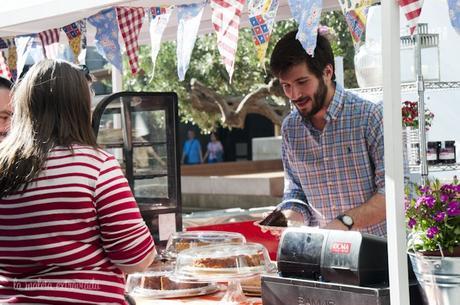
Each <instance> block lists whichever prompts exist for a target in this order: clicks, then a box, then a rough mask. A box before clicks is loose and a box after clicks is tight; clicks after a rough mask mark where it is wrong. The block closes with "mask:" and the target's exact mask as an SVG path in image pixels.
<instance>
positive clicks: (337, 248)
mask: <svg viewBox="0 0 460 305" xmlns="http://www.w3.org/2000/svg"><path fill="white" fill-rule="evenodd" d="M350 250H351V243H343V242H335V243H333V244H332V247H331V253H338V254H349V253H350Z"/></svg>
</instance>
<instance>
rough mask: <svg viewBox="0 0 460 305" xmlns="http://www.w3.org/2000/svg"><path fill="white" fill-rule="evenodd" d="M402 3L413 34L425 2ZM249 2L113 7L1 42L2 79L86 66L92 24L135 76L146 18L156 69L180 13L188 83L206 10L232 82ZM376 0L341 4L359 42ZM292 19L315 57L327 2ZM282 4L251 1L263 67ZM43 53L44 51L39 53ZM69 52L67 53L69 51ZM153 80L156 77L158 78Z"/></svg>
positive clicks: (113, 59)
mask: <svg viewBox="0 0 460 305" xmlns="http://www.w3.org/2000/svg"><path fill="white" fill-rule="evenodd" d="M394 1H398V2H399V4H400V6H401V9H402V10H403V11H404V12H405V15H406V17H407V19H408V24H409V26H410V28H411V33H413V31H414V29H415V24H416V22H417V19H418V17H419V16H420V12H421V8H422V5H423V0H394ZM245 2H246V0H205V1H204V2H200V3H193V4H183V5H177V6H167V7H145V8H144V7H111V8H108V9H104V10H102V11H100V12H98V13H97V14H95V15H93V16H90V17H88V18H86V19H83V20H78V21H76V22H73V23H71V24H68V25H64V26H63V27H62V28H56V29H50V30H46V31H42V32H40V33H36V34H29V35H27V36H17V37H3V38H0V75H3V76H5V77H8V78H12V79H13V80H14V79H16V78H17V77H18V75H21V72H22V70H23V68H24V65H25V63H26V58H27V57H28V56H32V57H33V58H34V60H40V59H41V58H43V57H47V58H63V59H66V60H70V61H73V62H76V63H84V61H85V56H86V40H87V35H86V22H88V23H89V24H91V25H92V26H94V27H95V28H96V34H95V46H96V49H97V51H98V52H99V53H100V54H101V55H102V56H103V57H104V58H105V59H106V60H107V61H108V62H109V63H110V64H112V65H113V66H115V68H117V69H118V70H120V71H121V70H122V55H121V48H120V44H119V32H120V33H121V36H122V38H123V42H124V46H125V50H126V54H127V56H128V61H129V65H130V69H131V72H132V74H136V73H137V71H138V69H139V63H138V52H139V43H138V37H139V33H140V30H141V28H142V25H143V22H144V19H145V18H147V20H148V23H149V32H150V40H151V46H152V51H151V59H152V62H153V68H155V62H156V58H157V55H158V52H159V49H160V45H161V39H162V36H163V32H164V30H165V28H166V27H167V24H168V22H169V19H170V16H171V13H172V12H173V11H174V10H175V11H176V13H177V23H178V26H177V50H176V56H177V73H178V77H179V79H180V80H184V78H185V73H186V72H187V69H188V66H189V62H190V57H191V54H192V50H193V47H194V45H195V41H196V38H197V34H198V28H199V25H200V22H201V16H202V14H203V10H204V7H205V6H206V5H210V6H211V9H212V23H213V27H214V30H215V32H216V34H217V42H218V49H219V53H220V55H221V58H222V62H223V64H224V66H225V68H226V70H227V72H228V75H229V79H230V81H231V78H232V74H233V70H234V64H235V54H236V50H237V42H238V33H239V25H240V18H241V15H242V10H243V8H244V5H245ZM374 2H375V0H339V3H340V4H341V7H342V11H343V13H344V15H345V17H346V21H347V23H348V26H349V29H350V32H351V34H352V37H353V40H354V42H355V43H359V42H361V41H362V40H363V39H364V30H365V25H366V16H367V9H368V7H369V6H370V5H371V4H372V3H374ZM456 2H457V0H448V3H449V8H450V16H451V21H452V25H453V26H454V27H455V28H456V29H459V28H460V17H457V16H460V6H458V5H455V3H456ZM288 3H289V6H290V8H291V14H292V16H293V18H294V19H295V20H296V22H297V23H298V24H299V29H298V33H297V39H298V40H299V41H300V42H301V44H302V46H303V47H304V49H305V50H306V52H307V53H308V54H310V55H312V56H314V50H315V47H316V37H317V33H318V26H319V20H320V16H321V10H322V0H310V1H303V0H288ZM278 6H279V0H248V15H249V23H250V26H251V29H252V36H253V41H254V45H255V49H256V53H257V58H258V60H259V62H261V63H262V62H263V61H264V58H265V53H266V50H267V46H268V43H269V41H270V37H271V33H272V30H273V25H274V22H275V18H276V14H277V11H278ZM60 30H62V31H63V32H64V33H65V34H66V37H67V40H68V44H69V48H70V51H68V52H65V47H63V45H62V44H61V45H60V44H59V38H60ZM38 48H41V50H42V51H41V52H36V49H38ZM69 48H67V49H69ZM34 50H35V51H34ZM152 77H153V76H152Z"/></svg>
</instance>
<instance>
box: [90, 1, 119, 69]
mask: <svg viewBox="0 0 460 305" xmlns="http://www.w3.org/2000/svg"><path fill="white" fill-rule="evenodd" d="M88 22H89V23H91V25H93V26H94V27H95V28H96V36H95V45H96V49H97V51H98V53H99V54H101V55H102V56H103V57H104V58H105V59H106V60H107V61H108V62H110V63H111V64H112V65H114V66H115V68H117V69H118V70H119V71H121V70H122V61H121V52H120V45H119V43H118V25H117V14H116V12H115V9H114V8H109V9H106V10H103V11H100V12H99V13H98V14H96V15H93V16H91V17H89V18H88Z"/></svg>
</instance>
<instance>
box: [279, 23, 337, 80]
mask: <svg viewBox="0 0 460 305" xmlns="http://www.w3.org/2000/svg"><path fill="white" fill-rule="evenodd" d="M296 35H297V30H295V31H292V32H289V33H287V34H286V35H284V36H283V37H282V38H281V39H280V40H279V41H278V43H277V44H276V45H275V48H274V49H273V52H272V56H271V59H270V69H271V71H272V73H273V75H274V76H276V77H279V76H280V74H281V73H284V72H287V71H288V70H289V69H290V68H292V67H293V66H295V65H298V64H300V63H303V62H305V63H306V64H307V67H308V70H310V71H311V72H312V73H313V74H314V75H315V76H316V77H318V78H319V77H321V76H322V75H323V72H324V68H326V66H327V65H329V64H330V65H332V68H333V74H332V80H335V63H334V53H333V52H332V47H331V44H330V43H329V40H328V39H327V38H326V37H325V36H323V35H321V34H319V33H318V37H317V42H316V48H315V53H314V56H313V57H312V56H311V55H308V54H307V52H306V51H305V49H304V48H303V47H302V45H301V44H300V42H299V41H298V40H297V39H296V38H295V36H296Z"/></svg>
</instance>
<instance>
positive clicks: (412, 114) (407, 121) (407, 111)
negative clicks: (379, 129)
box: [401, 101, 434, 130]
mask: <svg viewBox="0 0 460 305" xmlns="http://www.w3.org/2000/svg"><path fill="white" fill-rule="evenodd" d="M401 111H402V119H403V126H404V127H410V128H413V129H416V130H417V129H418V124H419V119H418V103H417V102H411V101H404V102H403V103H402V107H401ZM433 118H434V114H433V112H431V111H430V110H428V108H426V107H425V128H426V130H429V129H430V127H431V123H432V122H433Z"/></svg>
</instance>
